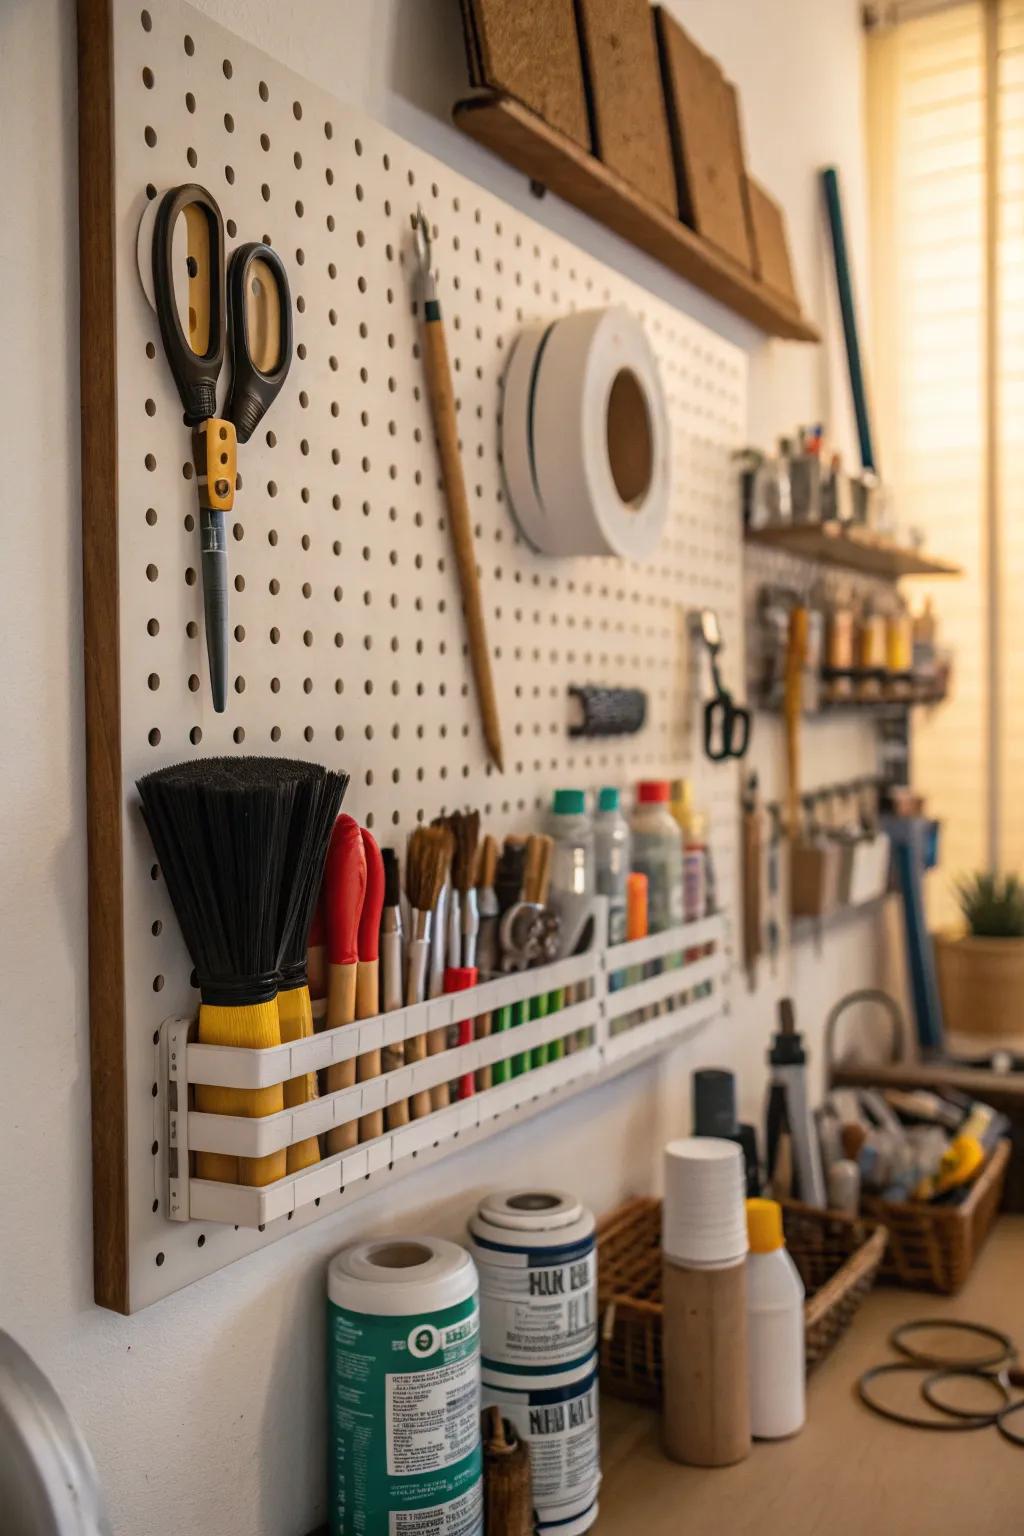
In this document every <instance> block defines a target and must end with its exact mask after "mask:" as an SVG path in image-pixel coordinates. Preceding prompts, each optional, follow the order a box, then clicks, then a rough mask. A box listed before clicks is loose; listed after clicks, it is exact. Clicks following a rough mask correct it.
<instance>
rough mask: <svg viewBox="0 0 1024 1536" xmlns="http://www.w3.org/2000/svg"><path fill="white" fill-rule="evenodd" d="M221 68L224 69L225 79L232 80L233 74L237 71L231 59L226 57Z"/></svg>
mask: <svg viewBox="0 0 1024 1536" xmlns="http://www.w3.org/2000/svg"><path fill="white" fill-rule="evenodd" d="M221 69H222V70H223V71H224V79H225V80H230V79H231V76H232V75H233V74H234V72H235V71H234V69H233V68H232V66H231V60H230V59H225V60H224V62H223V63H222V64H221Z"/></svg>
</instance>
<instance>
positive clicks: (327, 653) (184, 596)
mask: <svg viewBox="0 0 1024 1536" xmlns="http://www.w3.org/2000/svg"><path fill="white" fill-rule="evenodd" d="M341 24H342V23H341V22H340V21H339V25H341ZM114 50H115V58H114V70H115V110H114V120H115V184H116V186H115V191H116V214H115V216H116V232H117V251H118V255H117V274H116V276H117V306H118V328H117V371H118V429H119V432H118V437H119V452H118V470H119V497H120V542H119V566H120V650H121V688H122V701H121V703H122V738H123V741H122V762H123V773H124V785H123V788H124V799H123V806H124V817H125V861H124V884H125V985H126V1029H127V1038H128V1059H127V1099H128V1113H129V1173H130V1231H131V1273H130V1294H131V1306H132V1308H133V1309H137V1308H139V1307H142V1306H146V1305H148V1304H149V1303H151V1302H152V1301H154V1300H156V1299H158V1298H159V1297H160V1296H162V1295H164V1294H166V1293H168V1292H170V1291H173V1290H175V1289H177V1288H179V1287H180V1286H182V1285H184V1284H187V1283H188V1282H189V1281H191V1280H193V1279H195V1278H198V1277H199V1276H200V1275H202V1274H205V1273H207V1272H209V1271H211V1270H214V1269H217V1268H219V1267H221V1266H222V1265H224V1264H226V1263H229V1262H231V1261H232V1260H233V1259H235V1258H238V1257H240V1256H241V1255H243V1254H245V1253H247V1252H249V1251H251V1250H252V1249H254V1248H256V1247H259V1246H261V1245H262V1244H263V1243H265V1242H269V1241H272V1240H274V1238H276V1237H277V1236H279V1235H281V1234H280V1231H279V1230H277V1229H278V1228H281V1227H284V1223H275V1224H274V1226H273V1227H271V1228H268V1230H267V1231H266V1232H265V1233H262V1234H260V1233H254V1232H245V1231H239V1232H234V1231H232V1230H231V1229H230V1228H227V1229H225V1228H223V1227H216V1228H214V1227H211V1228H209V1229H207V1228H197V1226H196V1224H195V1223H190V1224H188V1225H174V1224H173V1223H171V1222H169V1221H168V1220H167V1219H166V1215H165V1212H164V1211H163V1210H162V1209H161V1201H162V1200H163V1191H164V1189H165V1187H166V1181H165V1162H164V1159H165V1148H164V1146H163V1144H162V1143H163V1132H162V1127H161V1124H160V1116H159V1105H158V1100H157V1098H156V1097H154V1085H155V1083H156V1082H157V1080H158V1072H157V1070H156V1067H155V1062H156V1058H157V1050H158V1048H157V1043H156V1041H157V1032H158V1030H159V1026H160V1024H161V1022H162V1021H163V1020H164V1019H166V1018H168V1017H170V1016H175V1015H186V1016H187V1015H189V1014H191V1013H193V1012H194V1010H195V1006H196V994H195V992H194V991H193V990H192V989H191V987H190V984H189V963H188V959H187V956H186V953H185V950H184V948H183V945H182V943H181V940H180V937H179V934H178V929H177V924H176V921H175V919H174V914H173V912H172V910H171V907H170V903H169V901H168V899H167V895H166V891H165V889H164V887H163V884H162V882H161V881H160V879H159V876H158V873H155V872H154V871H155V865H154V858H153V852H152V848H151V846H150V843H149V840H148V837H147V836H146V833H145V829H144V827H143V825H142V822H141V817H140V815H139V812H138V809H137V796H136V794H135V790H134V781H135V779H136V778H137V777H138V776H139V775H140V774H142V773H144V772H147V771H149V770H151V769H153V768H157V767H160V766H163V765H164V764H167V763H170V762H173V761H176V760H178V759H180V758H183V757H189V756H193V755H196V753H197V752H201V753H211V754H212V753H216V752H232V751H238V750H244V751H246V752H280V753H287V754H290V755H297V756H308V757H314V758H317V759H319V760H321V761H324V762H327V763H330V764H331V765H332V766H336V767H341V768H344V769H346V770H347V771H348V772H349V773H350V774H351V775H352V782H351V787H350V790H349V793H348V798H347V800H346V805H345V809H346V810H349V811H351V812H352V813H353V814H354V815H356V816H357V817H358V818H359V819H360V820H361V821H363V822H365V823H366V824H368V825H370V826H372V827H373V829H374V831H375V834H376V835H377V836H378V838H379V839H380V840H381V841H382V842H387V841H388V840H389V839H393V840H394V841H395V842H396V844H397V845H399V846H401V845H403V844H404V839H405V836H406V834H407V833H408V832H409V830H410V829H411V828H412V827H413V826H414V825H415V824H416V822H417V821H418V820H423V819H427V820H429V819H430V818H431V817H433V816H435V815H437V814H439V813H440V812H443V811H445V810H446V809H451V808H453V807H454V806H456V805H473V806H477V807H479V809H480V811H481V812H482V815H483V817H484V821H485V823H486V825H487V827H488V828H489V829H490V830H492V831H494V832H495V833H497V834H499V835H500V834H502V833H504V832H505V831H508V830H512V829H514V828H524V827H527V826H530V825H536V824H537V817H538V813H539V812H540V810H541V809H542V808H543V807H544V806H545V805H546V803H547V801H548V798H549V795H550V791H551V789H552V787H553V786H555V785H557V784H567V783H569V784H572V783H575V784H583V785H588V786H593V785H596V784H598V783H602V782H611V783H620V784H623V785H628V784H629V783H630V782H632V781H633V780H635V779H636V778H638V777H640V776H643V775H645V774H651V773H667V772H673V773H679V772H690V773H691V774H692V775H693V777H694V778H695V781H696V786H697V795H698V799H699V800H701V801H702V802H703V803H704V804H705V805H706V806H707V807H708V809H709V810H710V811H711V813H712V841H713V846H714V851H715V855H716V860H717V868H718V878H719V894H720V899H721V903H722V905H723V906H724V907H725V909H726V910H727V911H733V910H734V903H735V867H736V864H735V825H734V823H735V806H736V791H737V778H736V771H735V768H734V766H732V765H730V766H723V767H719V768H712V767H711V766H710V765H709V764H707V763H706V762H705V761H704V760H703V758H702V756H701V754H700V751H699V746H698V745H697V742H698V737H697V735H696V734H695V729H691V726H692V712H690V713H688V712H687V709H686V694H687V689H688V683H689V678H690V669H689V666H688V664H687V658H686V652H685V646H686V642H685V614H686V611H687V610H688V609H689V608H692V607H695V606H698V605H711V606H714V607H715V608H716V609H717V610H718V613H719V617H720V619H721V623H722V628H723V632H724V636H725V640H726V646H727V661H726V671H727V674H728V675H729V677H730V679H731V681H732V682H733V684H734V685H739V684H740V680H741V677H742V667H743V659H742V658H743V633H742V623H741V598H742V582H741V560H740V555H741V550H740V536H739V527H738V515H737V506H736V502H737V496H736V485H735V473H734V469H733V467H732V465H731V463H730V454H731V453H732V451H733V450H734V449H735V448H736V447H737V446H738V445H739V444H740V442H741V440H742V436H743V432H744V426H745V419H746V397H745V391H746V363H745V358H744V356H743V354H742V353H741V352H740V351H739V350H738V349H737V348H735V347H733V346H731V345H729V344H728V343H726V342H724V341H722V340H720V339H719V338H717V337H715V336H714V335H713V334H712V333H711V332H709V331H707V330H706V329H705V328H703V327H702V326H700V325H698V324H696V323H695V322H694V321H692V320H690V319H688V318H686V317H685V316H682V315H680V314H678V313H677V312H676V311H675V310H673V309H672V308H671V307H669V306H668V305H666V304H664V303H662V302H660V301H659V300H656V299H654V298H653V297H652V296H651V295H650V294H648V293H646V292H644V291H643V290H642V289H641V288H639V287H637V286H636V285H635V284H633V283H631V282H629V281H628V280H627V279H625V278H623V277H621V276H619V275H618V274H616V273H613V272H612V271H610V270H609V269H608V268H606V267H604V266H603V265H602V264H601V263H599V262H596V261H594V260H592V259H591V258H590V257H588V256H586V255H584V254H583V253H582V252H580V251H578V250H576V249H575V248H574V247H572V246H571V245H569V244H568V243H567V242H566V241H564V240H562V239H559V238H558V237H556V236H554V235H552V234H551V233H549V232H548V231H546V230H544V229H543V228H541V227H540V226H538V225H537V224H536V223H534V222H533V221H532V220H531V219H529V218H527V217H525V216H524V215H522V214H520V213H518V212H516V211H514V210H512V209H510V208H509V207H507V206H506V205H504V204H503V203H501V202H500V201H499V200H498V199H496V198H494V197H492V196H491V195H490V194H489V193H487V192H486V191H484V190H483V189H481V188H480V187H478V186H476V185H475V184H473V183H472V182H470V181H468V180H466V179H465V178H464V177H462V176H459V175H456V174H455V173H454V172H453V171H451V170H450V169H448V168H447V167H445V166H444V165H442V164H440V163H439V162H438V161H436V160H434V159H432V158H431V157H430V156H428V155H426V154H423V153H422V152H421V151H420V150H419V149H417V148H416V147H415V146H414V145H411V144H408V143H406V142H404V141H403V140H401V139H399V138H397V137H396V136H395V135H394V134H393V133H390V132H388V131H387V130H385V129H383V128H381V127H380V126H379V125H377V124H376V123H373V122H372V121H370V120H369V119H367V118H366V117H364V116H363V115H362V114H360V113H356V112H353V111H352V110H350V109H349V108H347V107H344V106H342V105H341V104H340V103H339V102H338V101H337V100H335V99H334V98H332V97H331V96H330V95H329V94H327V93H326V92H324V91H322V90H320V89H318V88H316V87H314V86H312V85H310V84H309V83H308V82H306V81H304V80H302V79H300V78H299V77H297V76H295V75H294V74H293V73H291V72H290V71H288V70H287V69H285V68H283V67H282V66H280V65H278V64H276V63H275V62H274V61H273V60H272V59H270V58H268V57H267V56H266V55H264V54H262V53H260V52H259V51H258V50H256V49H254V48H252V47H250V46H249V45H248V44H246V43H244V42H243V41H241V40H240V39H239V38H237V37H235V36H233V35H232V34H231V33H229V32H227V31H225V30H223V29H222V28H220V27H218V26H216V25H214V24H213V23H212V22H210V21H208V20H207V19H206V18H205V17H203V16H201V15H200V14H198V13H197V12H195V11H194V10H192V9H191V8H190V7H188V6H186V5H183V4H178V3H176V0H160V4H159V5H157V4H155V3H154V4H152V5H151V7H150V9H149V10H148V11H147V10H141V11H140V8H139V6H138V5H137V4H135V3H129V0H115V4H114ZM192 180H195V181H199V182H201V183H202V184H203V185H205V186H207V187H208V188H209V189H210V191H212V192H213V194H214V196H215V197H216V198H217V200H218V202H219V203H220V206H221V209H222V211H223V214H224V217H225V220H226V225H227V233H228V247H229V250H230V249H231V248H233V246H234V245H235V244H237V243H239V242H240V241H242V240H247V239H264V240H266V241H267V242H269V243H270V244H272V245H273V246H274V247H275V249H276V250H278V251H279V252H280V254H281V256H282V257H283V259H284V261H285V263H286V265H287V267H288V271H289V277H290V281H291V286H292V295H293V302H294V305H295V310H296V313H295V341H296V356H295V360H294V363H293V366H292V371H291V374H290V376H289V378H288V381H287V383H286V385H285V388H284V390H283V392H282V394H281V396H280V398H279V399H278V400H277V402H276V403H275V405H274V406H273V407H272V409H271V411H270V413H269V414H268V416H267V418H266V420H265V422H264V424H263V427H262V428H261V430H260V431H259V432H258V433H257V435H256V436H255V437H254V438H253V440H252V441H251V442H249V443H248V444H247V445H245V447H243V448H241V449H240V451H239V470H240V482H241V488H240V490H239V493H238V495H237V497H236V504H235V512H234V530H233V537H232V538H231V540H230V551H229V552H230V561H231V576H232V581H233V588H232V593H231V605H232V606H231V624H232V628H233V630H234V632H235V639H234V641H233V644H232V652H231V683H232V686H231V692H230V698H229V705H228V710H227V713H226V714H224V715H222V716H217V715H215V714H214V713H213V711H212V707H211V704H210V697H209V688H208V681H207V667H206V656H205V644H204V640H203V631H202V608H201V582H200V577H199V549H198V535H197V533H196V531H195V518H196V507H195V487H194V484H193V482H192V480H191V462H190V444H189V435H188V432H187V431H186V429H185V428H184V427H183V425H182V420H181V407H180V402H179V401H178V398H177V394H176V392H175V389H174V385H173V383H172V380H171V376H170V372H169V370H168V367H167V364H166V361H165V359H164V356H163V352H162V348H161V344H160V338H159V334H158V331H157V326H156V321H155V318H154V316H153V314H152V311H151V310H150V309H149V307H148V305H147V302H146V300H145V297H144V295H143V292H142V289H141V285H140V282H139V278H138V274H137V270H136V231H137V228H138V224H139V219H140V216H141V214H142V211H143V209H144V207H145V204H146V200H147V189H148V195H150V196H152V195H154V194H155V193H157V192H162V191H164V190H165V189H167V188H168V187H170V186H173V185H176V184H178V183H181V182H185V181H192ZM417 202H421V203H422V204H423V207H424V209H425V211H426V213H427V215H428V217H429V218H430V220H431V221H432V223H433V224H434V226H435V228H436V241H435V253H436V262H437V266H438V270H439V289H440V296H441V301H442V306H443V310H444V314H445V320H446V324H447V328H448V341H449V350H450V353H451V356H452V366H453V370H454V383H455V392H456V395H457V397H458V402H459V421H460V426H461V434H462V451H463V461H464V465H465V471H466V480H467V486H468V490H469V496H470V500H471V504H472V506H473V508H474V509H475V512H476V540H477V554H478V559H479V564H480V568H481V578H482V586H483V597H484V604H485V611H486V616H487V624H488V634H489V639H490V643H491V647H492V652H493V661H494V670H495V679H496V685H497V692H498V698H499V704H500V712H501V724H502V731H503V736H504V742H505V757H506V764H507V771H506V773H505V774H504V775H503V776H501V775H498V774H496V773H493V772H492V771H491V769H490V767H489V765H488V764H487V761H486V756H485V752H484V749H483V744H482V741H481V737H480V731H479V725H478V719H477V712H476V704H475V698H474V695H473V690H472V683H471V678H470V673H469V668H468V663H467V660H466V656H465V644H464V638H463V628H462V619H461V614H460V608H459V596H458V588H457V583H456V578H455V571H454V561H453V559H452V557H451V552H450V547H449V538H448V531H447V525H446V520H445V507H444V501H443V498H442V496H441V493H440V490H439V482H438V469H437V462H436V456H435V449H434V444H433V440H432V432H431V424H430V418H429V412H428V407H427V403H426V398H425V389H424V383H423V378H422V370H421V364H420V361H419V357H418V351H417V320H416V316H415V313H414V309H413V304H412V291H411V279H412V271H413V265H412V253H411V249H410V245H409V228H410V216H411V214H412V213H413V211H414V209H415V207H416V204H417ZM610 303H620V304H625V305H626V306H627V307H629V308H630V309H631V310H633V311H634V312H635V313H636V314H638V315H639V316H640V317H641V318H642V320H643V322H644V325H645V327H646V329H647V333H648V336H649V338H650V341H651V344H652V346H653V348H654V351H655V353H656V355H657V358H658V362H659V367H660V370H661V374H662V379H663V382H664V386H665V391H666V395H667V398H668V412H669V421H670V428H671V434H672V477H673V488H672V498H671V507H670V514H669V521H668V526H667V531H666V534H665V537H664V539H663V541H662V545H661V547H660V549H659V551H658V554H657V556H656V558H655V559H654V560H653V561H652V562H651V563H650V564H649V565H646V566H643V567H633V566H629V565H626V564H624V563H622V562H618V561H614V560H587V561H558V562H554V561H549V560H545V559H544V558H543V557H539V556H536V555H534V554H533V553H532V552H531V551H530V550H529V549H528V548H527V547H526V546H525V545H524V544H523V542H522V541H521V539H520V538H519V536H518V534H517V533H516V530H515V527H514V524H513V522H512V520H511V518H510V515H509V510H508V507H507V505H506V504H505V498H504V493H503V488H502V481H501V470H500V463H499V457H498V437H497V423H498V408H499V388H500V380H501V376H502V372H503V369H504V365H505V362H506V359H507V357H508V354H509V350H510V347H511V343H512V341H513V339H514V337H515V335H516V334H517V331H518V329H519V328H520V326H521V325H522V324H524V323H526V322H528V321H532V320H547V319H551V318H553V317H555V316H557V315H559V314H562V313H565V312H567V311H570V310H573V309H578V308H586V307H590V306H595V305H604V304H610ZM225 374H226V370H225ZM569 683H604V684H623V685H639V686H642V687H643V688H645V689H646V690H647V691H648V693H649V696H650V717H649V724H648V726H647V727H646V729H645V731H644V732H643V734H642V735H641V736H639V737H635V738H632V739H630V740H628V741H626V742H624V743H619V742H612V743H586V742H583V743H580V742H573V741H571V740H570V739H569V738H568V736H567V734H566V719H567V709H566V688H567V686H568V684H569ZM698 723H699V722H698ZM337 1199H338V1197H336V1196H335V1197H326V1198H325V1199H324V1200H323V1201H322V1202H321V1205H320V1207H319V1208H318V1209H317V1210H315V1211H312V1210H310V1209H307V1210H305V1211H301V1212H296V1213H295V1216H294V1223H293V1225H299V1224H301V1223H302V1222H304V1221H305V1220H308V1219H312V1218H313V1217H320V1216H323V1215H324V1214H325V1213H326V1212H328V1211H329V1210H331V1209H333V1208H335V1206H334V1204H333V1203H332V1202H335V1203H336V1201H337ZM286 1230H291V1228H286Z"/></svg>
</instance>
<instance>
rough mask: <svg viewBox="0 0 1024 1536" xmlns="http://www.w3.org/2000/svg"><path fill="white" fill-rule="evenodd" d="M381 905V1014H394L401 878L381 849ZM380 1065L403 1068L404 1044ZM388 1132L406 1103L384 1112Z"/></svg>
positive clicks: (385, 1052)
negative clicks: (382, 890)
mask: <svg viewBox="0 0 1024 1536" xmlns="http://www.w3.org/2000/svg"><path fill="white" fill-rule="evenodd" d="M381 857H382V858H383V861H384V906H383V909H382V911H381V915H380V977H381V988H380V990H381V999H380V1006H381V1012H382V1013H394V1012H395V1010H396V1009H397V1008H401V1006H402V1003H403V1001H404V997H405V994H404V992H403V990H402V988H403V978H404V963H405V957H404V955H403V953H402V879H401V871H400V869H399V865H398V855H397V853H396V852H395V850H394V849H393V848H383V849H382V850H381ZM381 1066H382V1067H383V1069H384V1071H385V1072H395V1071H397V1070H398V1068H399V1067H404V1066H405V1042H404V1041H403V1040H397V1041H395V1042H394V1044H392V1045H385V1046H384V1047H383V1049H382V1050H381ZM384 1118H385V1121H386V1123H387V1128H388V1130H389V1131H394V1130H397V1129H398V1128H399V1127H400V1126H403V1125H408V1124H409V1100H408V1099H399V1100H398V1102H397V1103H396V1104H389V1105H388V1106H387V1109H386V1110H385V1112H384Z"/></svg>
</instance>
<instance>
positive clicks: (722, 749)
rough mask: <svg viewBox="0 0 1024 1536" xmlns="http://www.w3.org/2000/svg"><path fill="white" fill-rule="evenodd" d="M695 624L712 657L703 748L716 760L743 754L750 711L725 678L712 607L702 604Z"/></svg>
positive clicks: (747, 742)
mask: <svg viewBox="0 0 1024 1536" xmlns="http://www.w3.org/2000/svg"><path fill="white" fill-rule="evenodd" d="M693 628H694V631H695V633H696V634H697V636H698V637H699V638H700V640H701V641H702V642H703V644H704V646H705V647H706V649H707V652H708V655H709V657H710V659H711V681H712V683H713V685H714V689H715V693H714V697H713V698H711V699H709V700H708V702H707V703H706V704H705V706H704V751H705V753H706V755H707V756H708V757H709V758H710V759H711V761H712V762H713V763H723V762H726V761H727V760H728V759H729V758H741V757H745V756H746V754H747V748H748V747H749V745H750V711H749V709H745V708H743V707H742V706H741V705H739V704H737V703H736V702H735V700H734V699H733V696H732V694H731V693H730V692H729V690H728V689H727V688H726V686H725V684H724V683H723V682H722V674H721V673H720V671H719V670H718V656H719V652H720V651H721V649H722V631H721V626H720V625H719V622H718V615H717V613H716V612H715V610H714V609H713V608H701V609H700V611H699V612H698V613H696V614H695V615H694V617H693Z"/></svg>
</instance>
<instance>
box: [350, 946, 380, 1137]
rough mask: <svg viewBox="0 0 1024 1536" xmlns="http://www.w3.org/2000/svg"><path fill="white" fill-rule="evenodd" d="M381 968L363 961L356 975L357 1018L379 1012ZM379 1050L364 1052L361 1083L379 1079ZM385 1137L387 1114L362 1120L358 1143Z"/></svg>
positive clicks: (359, 1071)
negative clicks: (375, 1078) (385, 1117)
mask: <svg viewBox="0 0 1024 1536" xmlns="http://www.w3.org/2000/svg"><path fill="white" fill-rule="evenodd" d="M379 998H380V966H379V962H378V961H376V960H360V962H359V967H358V970H357V972H356V1017H357V1018H359V1019H372V1018H373V1016H374V1015H375V1014H376V1013H377V1012H378V1011H379ZM380 1073H381V1062H380V1051H364V1052H363V1054H362V1056H360V1058H359V1060H358V1062H357V1063H356V1076H357V1078H358V1080H359V1082H361V1083H366V1082H369V1080H370V1079H371V1078H373V1077H380ZM383 1135H384V1111H383V1110H382V1109H371V1110H370V1112H369V1114H366V1115H360V1117H359V1140H360V1141H372V1140H373V1139H374V1137H375V1136H383Z"/></svg>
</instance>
